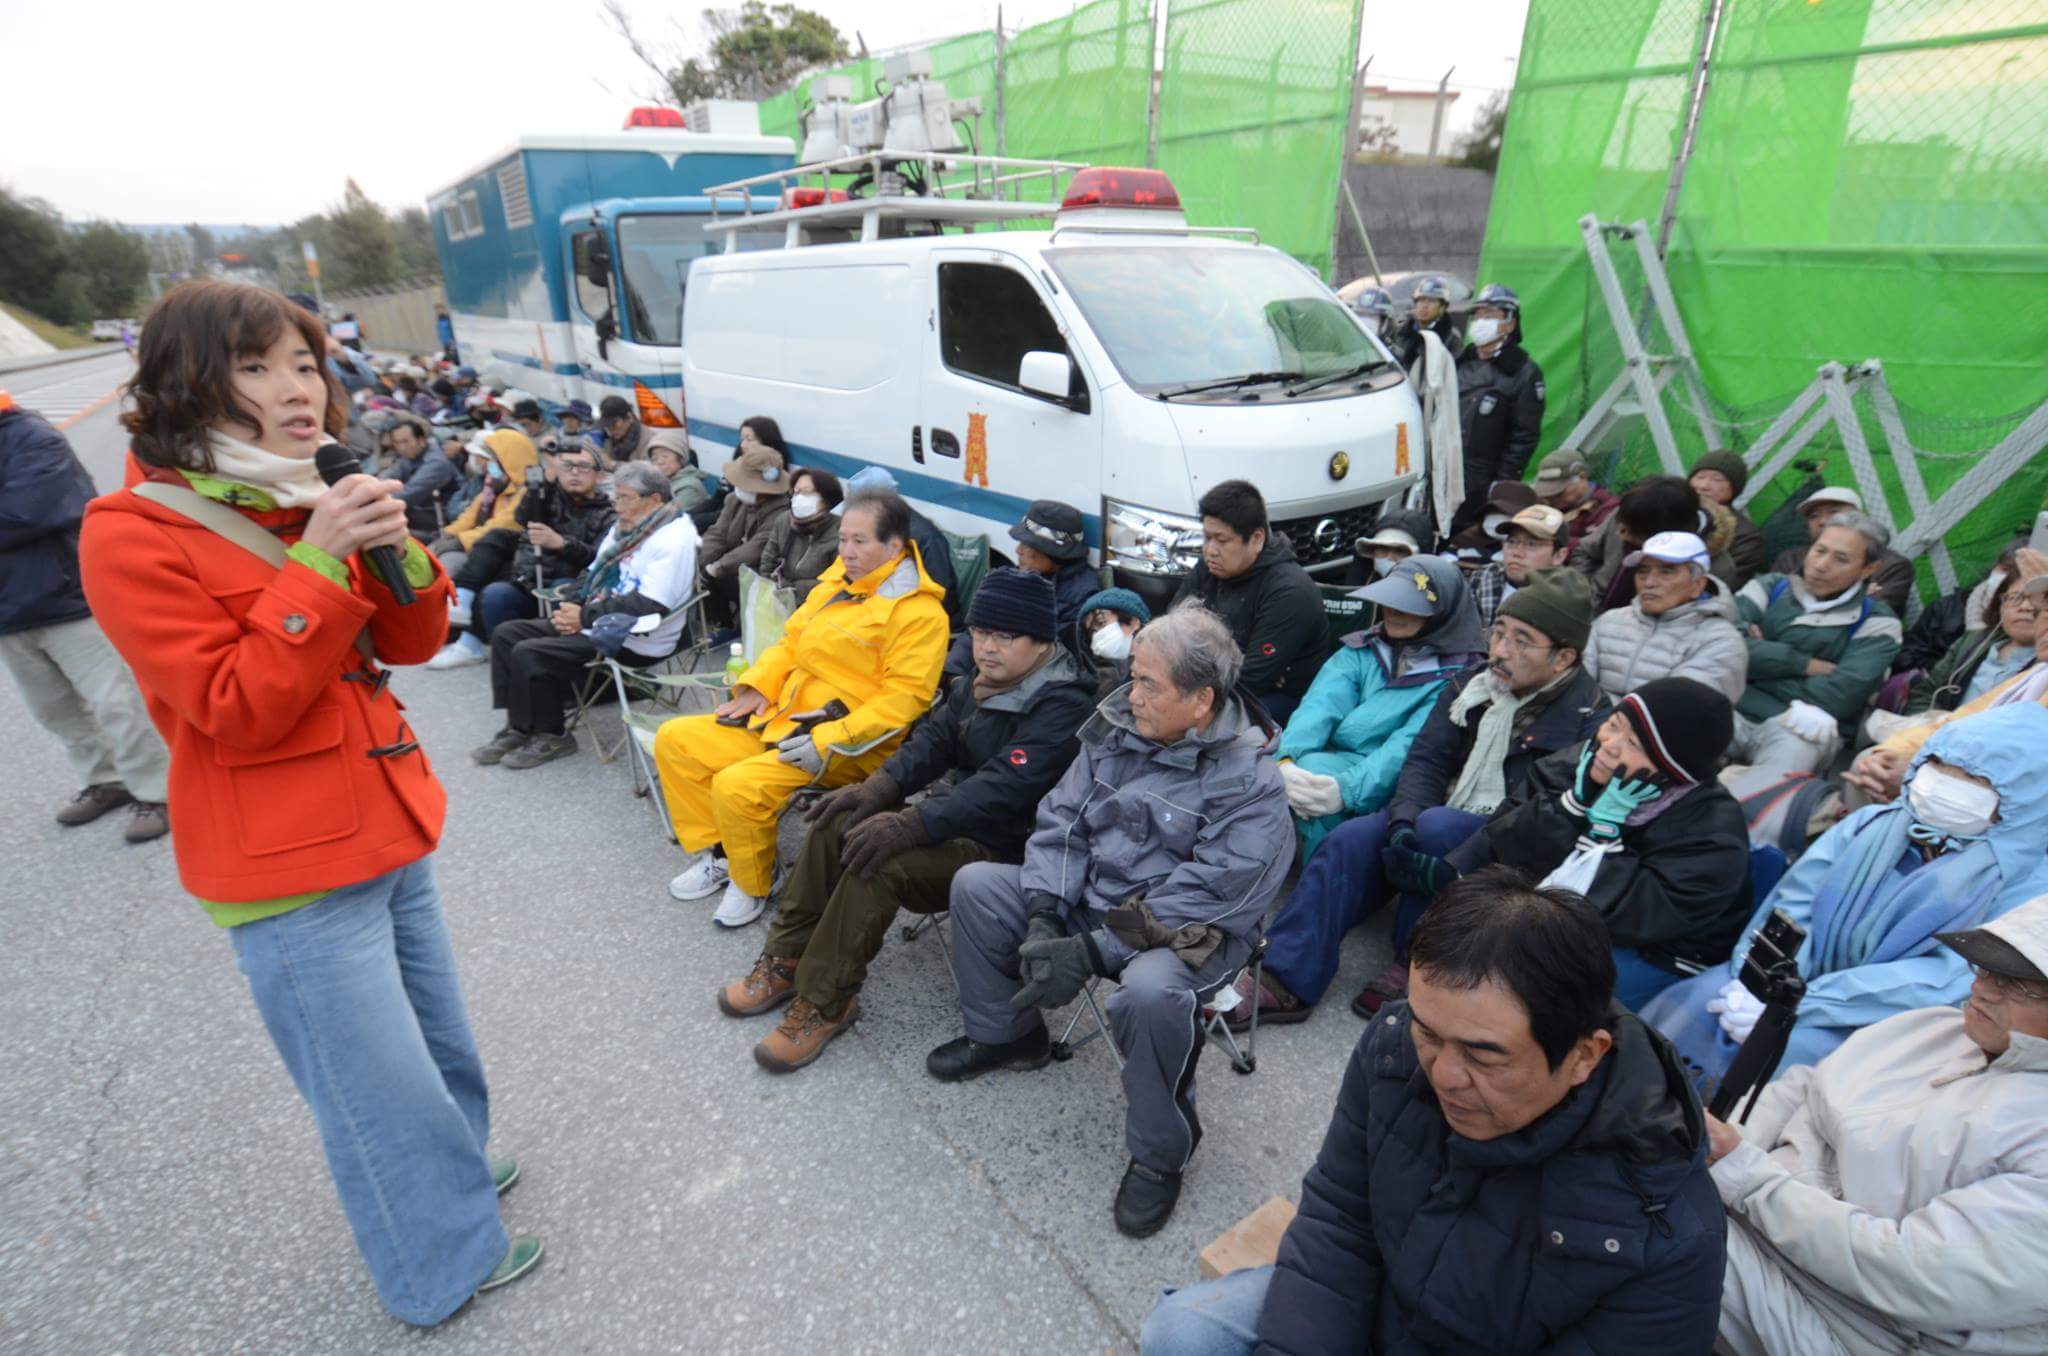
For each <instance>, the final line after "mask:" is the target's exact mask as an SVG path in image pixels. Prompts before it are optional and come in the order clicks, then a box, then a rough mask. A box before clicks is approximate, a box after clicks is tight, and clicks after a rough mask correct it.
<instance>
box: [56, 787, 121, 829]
mask: <svg viewBox="0 0 2048 1356" xmlns="http://www.w3.org/2000/svg"><path fill="white" fill-rule="evenodd" d="M134 799H135V797H133V796H131V795H129V794H128V788H127V787H125V786H123V785H121V783H119V782H101V783H100V784H99V785H98V786H88V787H86V788H85V790H83V791H81V792H79V793H78V794H77V795H75V796H73V797H72V798H71V803H70V804H69V805H66V806H65V807H64V808H63V809H61V810H59V811H57V822H58V823H59V824H62V825H63V826H64V827H65V828H67V829H75V828H77V827H78V826H79V825H80V824H90V823H92V822H93V821H94V820H95V819H98V818H99V817H100V816H101V815H103V814H105V813H106V812H107V811H109V810H118V809H120V808H121V807H122V806H123V805H126V804H127V803H128V802H129V801H131V800H134Z"/></svg>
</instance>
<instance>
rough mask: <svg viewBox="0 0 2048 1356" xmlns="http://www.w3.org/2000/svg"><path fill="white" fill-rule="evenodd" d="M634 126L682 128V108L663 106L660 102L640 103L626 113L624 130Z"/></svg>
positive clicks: (631, 128)
mask: <svg viewBox="0 0 2048 1356" xmlns="http://www.w3.org/2000/svg"><path fill="white" fill-rule="evenodd" d="M635 127H673V128H677V129H684V123H683V114H682V110H680V109H675V108H663V107H662V106H661V105H660V104H642V105H640V107H638V108H636V109H634V110H633V111H632V112H631V113H628V114H627V115H626V130H627V131H629V132H630V131H632V130H633V129H634V128H635Z"/></svg>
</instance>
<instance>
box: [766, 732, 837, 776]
mask: <svg viewBox="0 0 2048 1356" xmlns="http://www.w3.org/2000/svg"><path fill="white" fill-rule="evenodd" d="M775 748H776V750H777V752H778V753H780V755H781V757H782V761H783V762H785V763H788V764H789V765H790V766H792V767H798V768H802V769H803V770H804V771H805V772H808V773H810V774H811V776H813V777H816V776H818V775H819V774H820V773H822V772H824V770H825V760H824V759H823V758H821V757H820V756H819V755H818V746H817V744H816V743H815V742H813V741H812V739H811V735H810V731H808V730H798V731H797V732H796V733H795V734H793V735H791V736H790V737H789V738H787V739H785V740H783V741H782V742H781V743H779V744H777V745H776V746H775Z"/></svg>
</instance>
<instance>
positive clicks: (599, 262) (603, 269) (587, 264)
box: [583, 234, 612, 291]
mask: <svg viewBox="0 0 2048 1356" xmlns="http://www.w3.org/2000/svg"><path fill="white" fill-rule="evenodd" d="M583 276H584V278H585V279H586V280H587V281H588V282H589V283H590V285H591V286H592V287H602V288H604V289H606V290H607V291H609V290H610V288H611V285H612V247H611V246H610V245H609V244H608V243H606V241H605V238H604V236H603V235H602V234H598V235H595V236H593V237H591V241H590V248H589V249H588V250H587V251H585V253H584V255H583Z"/></svg>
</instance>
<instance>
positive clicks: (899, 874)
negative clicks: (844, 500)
mask: <svg viewBox="0 0 2048 1356" xmlns="http://www.w3.org/2000/svg"><path fill="white" fill-rule="evenodd" d="M1057 611H1058V603H1057V595H1056V593H1055V590H1054V587H1053V583H1052V581H1051V580H1050V579H1049V578H1047V577H1046V576H1044V575H1041V574H1034V573H1032V572H1030V571H1028V570H1013V569H1005V570H997V571H995V572H994V573H992V574H991V575H989V576H988V578H987V579H984V580H983V581H982V584H981V587H980V588H979V589H977V590H975V594H974V601H973V602H972V603H971V604H970V605H969V606H968V609H967V634H968V636H969V637H970V638H971V640H972V641H973V645H974V672H973V673H971V674H963V675H962V676H960V677H958V678H955V679H954V680H953V682H952V684H951V685H950V688H949V690H948V692H947V694H946V699H945V700H944V701H943V702H941V703H939V705H937V706H935V707H933V708H932V711H931V714H929V715H927V716H926V717H925V718H924V719H923V720H921V721H919V722H918V723H917V727H916V728H915V729H914V730H913V731H912V732H911V735H910V738H908V739H907V740H905V741H904V742H903V746H902V747H901V748H899V749H897V750H896V752H895V753H893V754H891V755H889V761H888V762H886V763H883V764H882V766H881V767H880V768H879V769H878V770H877V771H876V772H875V774H874V775H873V776H872V777H869V778H867V779H866V780H864V781H859V782H855V783H854V784H853V785H851V786H842V787H840V788H839V789H838V790H837V791H828V792H826V793H825V794H824V795H823V796H822V797H820V798H819V799H818V801H817V803H816V804H814V805H813V806H811V808H810V810H809V812H808V813H806V814H805V816H804V818H805V819H806V820H807V821H808V822H809V824H810V826H811V828H810V833H809V834H808V835H807V836H806V837H805V839H804V846H803V852H802V854H801V855H800V856H798V858H797V862H796V870H795V872H794V873H793V874H792V875H791V877H790V883H789V888H788V889H787V890H785V891H784V892H783V898H782V907H781V908H780V909H779V910H778V911H777V912H776V915H775V921H774V923H773V925H771V926H770V928H769V929H768V939H767V941H766V942H764V943H763V944H762V946H761V958H760V959H759V960H757V961H755V962H754V968H753V970H752V971H751V972H749V973H748V974H747V975H745V976H744V977H743V978H740V979H736V980H734V981H733V982H732V983H730V984H728V985H726V986H725V988H723V989H721V990H720V991H719V994H718V1006H719V1008H720V1010H722V1011H723V1012H724V1013H725V1014H726V1015H727V1016H729V1017H751V1016H754V1015H756V1014H757V1013H763V1012H767V1011H769V1010H771V1009H773V1008H775V1007H777V1006H779V1005H781V1004H782V1003H784V1002H789V1000H790V999H792V998H794V999H795V1001H794V1002H791V1003H790V1007H789V1014H788V1016H787V1017H785V1018H784V1019H783V1022H782V1024H781V1025H780V1026H779V1027H777V1028H776V1029H775V1030H774V1031H773V1032H772V1033H770V1034H769V1035H768V1036H767V1037H766V1038H765V1039H763V1040H762V1041H761V1043H760V1044H758V1045H756V1046H755V1047H754V1059H755V1061H756V1062H757V1063H759V1064H760V1065H761V1066H762V1067H763V1068H765V1069H767V1070H769V1071H770V1072H773V1073H789V1072H791V1071H793V1070H796V1069H801V1068H802V1067H803V1066H804V1065H806V1064H809V1063H810V1062H811V1061H812V1060H814V1059H816V1058H817V1057H818V1056H819V1055H820V1054H822V1053H823V1052H824V1049H825V1045H826V1043H827V1042H828V1041H830V1040H831V1039H832V1038H833V1037H834V1036H837V1035H838V1034H839V1033H840V1032H842V1031H844V1030H845V1029H846V1028H847V1027H849V1026H851V1025H853V1021H854V1018H856V1017H857V1016H859V1015H860V997H859V995H860V991H861V985H862V983H863V982H864V981H865V980H866V978H867V968H868V963H869V962H871V961H872V960H874V958H875V955H876V953H877V952H879V951H880V950H881V949H882V939H883V938H884V937H886V936H887V935H888V933H889V923H890V920H892V919H893V918H895V917H896V910H897V909H898V908H899V907H902V908H907V909H911V910H913V911H915V912H918V913H936V912H938V911H940V910H943V909H944V908H945V907H946V896H947V891H948V888H949V887H950V886H951V885H952V882H953V875H954V873H955V872H957V871H958V870H959V869H960V868H961V867H963V866H965V865H966V864H967V863H969V862H986V861H1005V862H1016V861H1021V860H1023V856H1024V840H1025V839H1026V838H1027V837H1028V836H1029V835H1030V833H1031V817H1032V815H1033V813H1035V812H1036V810H1037V808H1038V802H1039V799H1040V798H1041V797H1042V796H1044V795H1045V793H1046V792H1047V791H1050V790H1051V789H1052V787H1053V783H1055V782H1057V781H1058V780H1059V779H1060V774H1061V773H1063V772H1065V771H1066V770H1067V764H1069V763H1071V762H1073V761H1074V751H1075V749H1076V748H1077V747H1078V745H1077V744H1076V743H1075V740H1074V732H1075V731H1076V730H1079V729H1080V728H1081V722H1082V721H1084V720H1086V719H1087V718H1088V716H1089V715H1090V714H1091V713H1092V712H1093V711H1094V710H1095V683H1094V677H1093V675H1092V674H1091V673H1090V671H1089V670H1088V669H1086V668H1085V667H1083V665H1082V663H1081V661H1080V660H1079V659H1078V658H1077V657H1076V656H1075V655H1074V654H1073V653H1072V652H1070V651H1069V650H1068V649H1067V647H1066V646H1064V645H1061V644H1060V643H1059V642H1058V640H1057V639H1056V637H1057V636H1058V635H1059V622H1058V618H1057ZM927 787H929V788H931V793H930V794H929V795H928V796H926V797H925V799H924V801H923V802H922V803H921V804H919V805H917V806H914V807H908V808H898V807H899V806H902V803H903V799H904V797H906V796H910V795H914V794H916V793H917V792H920V791H923V790H925V789H926V788H927Z"/></svg>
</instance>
